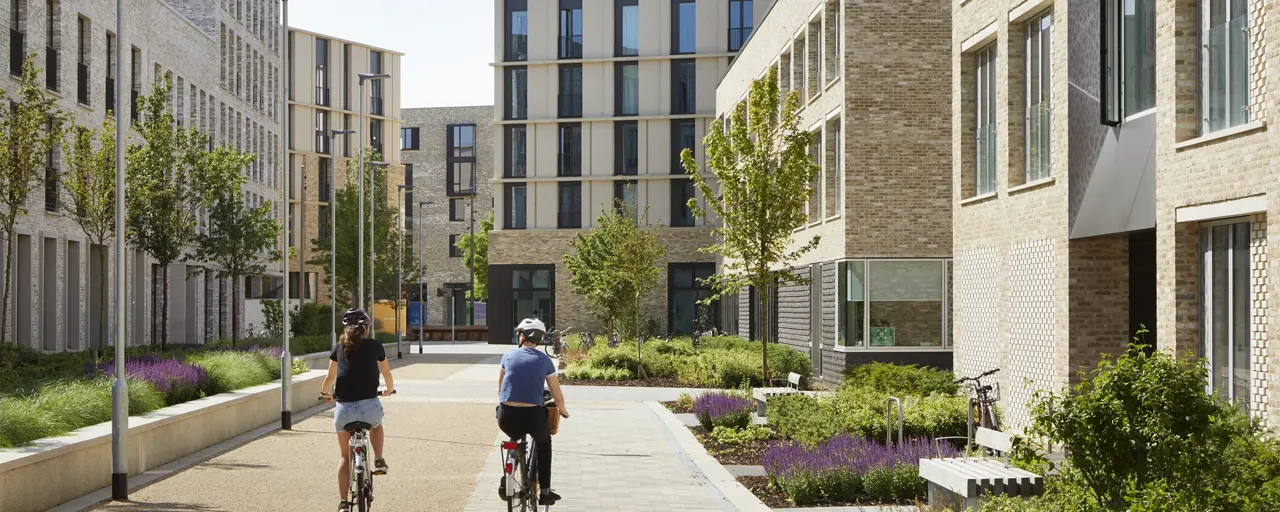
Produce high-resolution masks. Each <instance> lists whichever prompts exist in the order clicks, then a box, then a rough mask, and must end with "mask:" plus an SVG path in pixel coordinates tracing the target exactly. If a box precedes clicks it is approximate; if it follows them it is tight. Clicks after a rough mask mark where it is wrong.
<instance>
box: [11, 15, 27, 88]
mask: <svg viewBox="0 0 1280 512" xmlns="http://www.w3.org/2000/svg"><path fill="white" fill-rule="evenodd" d="M26 29H27V0H9V73H10V74H13V75H18V76H21V75H22V62H23V60H24V59H26V56H27V50H26V48H27V47H26V38H27V30H26Z"/></svg>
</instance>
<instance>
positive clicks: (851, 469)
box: [764, 434, 958, 504]
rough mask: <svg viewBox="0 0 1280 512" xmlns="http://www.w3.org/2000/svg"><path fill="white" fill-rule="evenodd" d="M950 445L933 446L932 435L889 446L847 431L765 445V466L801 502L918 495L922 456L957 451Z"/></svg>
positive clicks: (941, 454) (903, 498)
mask: <svg viewBox="0 0 1280 512" xmlns="http://www.w3.org/2000/svg"><path fill="white" fill-rule="evenodd" d="M957 455H958V452H957V450H956V449H955V448H954V447H952V446H950V445H942V446H940V447H938V448H936V449H935V448H934V445H933V443H932V442H931V441H930V440H929V439H924V438H920V439H910V440H907V441H904V442H903V443H902V445H901V446H898V447H888V446H885V445H883V444H880V443H877V442H875V441H871V440H868V439H864V438H860V437H853V436H849V435H846V434H842V435H839V436H836V437H833V438H831V439H830V440H828V441H827V442H825V443H822V444H820V445H818V446H816V447H812V448H810V447H807V446H805V445H804V444H802V443H799V442H797V441H777V442H774V443H773V444H771V445H770V446H769V448H767V449H765V452H764V469H765V472H766V473H767V474H768V476H769V478H770V480H771V481H773V482H774V484H775V485H777V486H778V487H779V488H780V489H782V490H783V492H784V493H786V494H787V495H788V497H789V498H791V499H792V501H794V502H796V503H797V504H801V503H816V502H818V501H822V500H834V501H842V500H843V501H852V500H855V499H859V498H865V497H870V498H872V499H876V500H884V501H891V500H894V499H897V500H908V499H915V498H918V497H919V495H920V493H921V492H922V491H921V488H922V486H921V483H920V482H919V469H918V468H919V465H920V459H922V458H931V457H955V456H957Z"/></svg>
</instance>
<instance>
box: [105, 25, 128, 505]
mask: <svg viewBox="0 0 1280 512" xmlns="http://www.w3.org/2000/svg"><path fill="white" fill-rule="evenodd" d="M123 3H124V0H116V37H117V38H119V39H116V40H117V41H119V43H116V62H124V44H123V42H124V41H126V39H124V7H123V6H122V4H123ZM112 108H114V109H115V114H116V251H115V252H116V254H115V257H116V269H115V272H116V275H115V278H116V297H115V298H116V303H115V313H116V326H115V327H116V329H115V331H116V378H115V381H114V382H112V383H111V499H113V500H121V501H123V500H127V499H129V467H128V465H127V464H126V460H125V450H126V448H127V446H128V445H127V444H126V441H127V440H128V437H129V433H128V429H129V384H128V381H127V380H125V377H124V362H125V359H124V343H125V331H124V327H125V314H124V305H125V302H124V301H125V293H124V292H125V289H124V286H125V278H124V259H125V254H124V215H125V210H124V195H125V184H124V142H125V136H126V135H127V134H128V132H126V131H125V130H126V129H127V128H128V125H126V124H125V122H124V80H120V79H117V80H116V104H115V105H113V106H112ZM103 328H106V326H105V325H104V326H103Z"/></svg>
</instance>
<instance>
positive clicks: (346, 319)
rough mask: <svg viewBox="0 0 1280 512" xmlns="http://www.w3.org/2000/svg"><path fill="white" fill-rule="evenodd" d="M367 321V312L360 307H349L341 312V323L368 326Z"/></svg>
mask: <svg viewBox="0 0 1280 512" xmlns="http://www.w3.org/2000/svg"><path fill="white" fill-rule="evenodd" d="M369 321H370V319H369V314H368V313H365V312H364V310H363V309H360V308H351V309H348V310H347V312H346V313H343V314H342V325H359V326H368V325H369Z"/></svg>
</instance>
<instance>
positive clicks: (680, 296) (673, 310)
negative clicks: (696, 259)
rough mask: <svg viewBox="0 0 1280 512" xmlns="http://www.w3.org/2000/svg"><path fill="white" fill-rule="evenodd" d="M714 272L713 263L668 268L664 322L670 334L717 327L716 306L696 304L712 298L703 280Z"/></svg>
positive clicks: (708, 287)
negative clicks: (665, 317)
mask: <svg viewBox="0 0 1280 512" xmlns="http://www.w3.org/2000/svg"><path fill="white" fill-rule="evenodd" d="M715 273H716V264H715V263H671V264H669V265H668V266H667V315H668V316H667V323H668V328H669V329H670V331H671V333H672V334H691V333H693V332H694V330H695V329H697V330H699V331H707V330H709V329H710V328H711V327H714V326H718V325H720V307H719V305H717V304H699V302H700V301H703V300H705V299H708V298H710V297H711V296H712V295H714V292H713V291H712V290H711V285H710V284H708V283H706V282H705V280H706V279H709V278H710V277H711V276H713V275H715Z"/></svg>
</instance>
